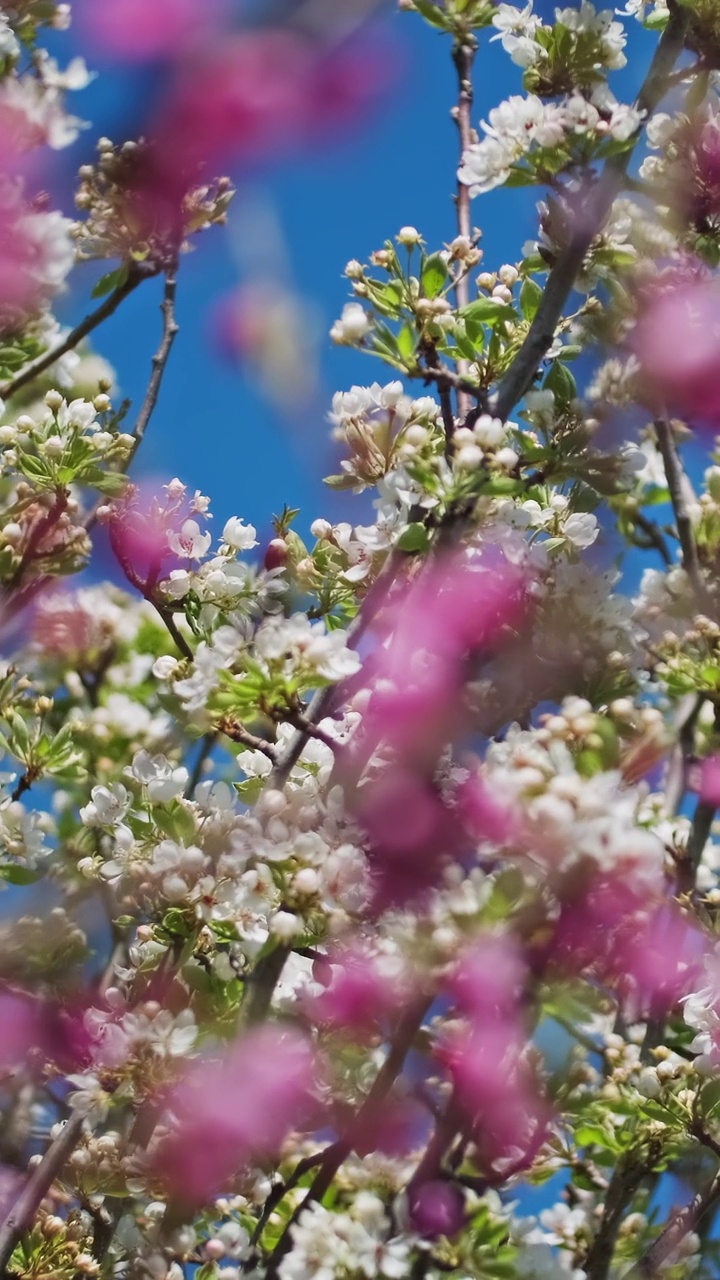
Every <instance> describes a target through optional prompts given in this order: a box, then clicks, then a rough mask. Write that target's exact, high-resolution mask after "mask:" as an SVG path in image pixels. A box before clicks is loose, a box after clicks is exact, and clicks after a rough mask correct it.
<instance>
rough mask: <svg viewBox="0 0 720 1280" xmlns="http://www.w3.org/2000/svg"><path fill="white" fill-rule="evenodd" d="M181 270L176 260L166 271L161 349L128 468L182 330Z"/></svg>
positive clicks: (140, 441)
mask: <svg viewBox="0 0 720 1280" xmlns="http://www.w3.org/2000/svg"><path fill="white" fill-rule="evenodd" d="M177 267H178V264H177V259H175V260H174V261H173V262H171V263H170V264H169V266H168V267H167V269H166V271H165V288H164V290H163V300H162V302H161V303H160V310H161V312H162V317H163V334H162V338H161V340H160V346H159V347H158V349H157V351H156V352H155V355H154V356H153V358H152V365H153V368H152V374H151V375H150V381H149V383H148V388H147V391H146V393H145V399H144V401H143V403H142V407H141V409H140V413H139V414H138V419H137V422H136V423H135V428H134V430H133V433H132V434H133V436H134V440H135V443H134V444H133V447H132V449H131V451H130V456H129V458H128V460H127V463H126V466H129V465H130V463H131V462H132V460H133V458H134V457H135V454H136V453H137V451H138V449H139V448H140V445H141V444H142V441H143V437H144V435H145V432H146V431H147V428H148V424H149V422H150V419H151V417H152V415H153V412H154V409H155V406H156V404H157V402H158V396H159V395H160V387H161V385H162V380H163V376H164V374H165V369H166V367H167V362H168V360H169V358H170V352H171V351H172V346H173V343H174V341H175V337H176V335H177V333H178V330H179V326H178V323H177V321H176V319H175V298H176V295H177Z"/></svg>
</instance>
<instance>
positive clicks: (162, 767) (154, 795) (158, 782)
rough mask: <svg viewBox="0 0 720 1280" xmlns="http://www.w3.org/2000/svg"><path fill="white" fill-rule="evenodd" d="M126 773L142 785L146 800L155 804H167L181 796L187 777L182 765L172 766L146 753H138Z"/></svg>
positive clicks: (163, 757)
mask: <svg viewBox="0 0 720 1280" xmlns="http://www.w3.org/2000/svg"><path fill="white" fill-rule="evenodd" d="M128 773H129V774H130V775H131V776H132V777H133V778H135V780H136V782H139V783H141V784H142V786H143V787H144V788H145V789H146V791H147V796H148V799H149V800H150V801H152V802H153V803H155V804H167V803H168V801H169V800H174V799H175V798H176V797H177V796H180V795H182V794H183V791H184V790H185V787H186V786H187V781H188V777H189V774H188V771H187V769H186V768H185V767H184V766H183V765H177V766H174V765H172V764H171V763H170V761H169V760H168V759H167V758H166V757H165V756H162V755H158V756H151V755H150V753H149V752H148V751H138V753H137V755H135V756H134V757H133V762H132V765H131V767H130V769H129V770H128Z"/></svg>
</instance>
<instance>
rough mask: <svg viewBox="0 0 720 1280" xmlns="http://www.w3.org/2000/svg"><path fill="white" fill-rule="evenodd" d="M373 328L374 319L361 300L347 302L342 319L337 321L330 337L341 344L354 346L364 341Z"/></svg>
mask: <svg viewBox="0 0 720 1280" xmlns="http://www.w3.org/2000/svg"><path fill="white" fill-rule="evenodd" d="M371 329H372V321H371V319H370V316H369V315H368V313H367V312H366V311H365V309H364V307H362V306H361V305H360V303H359V302H347V303H346V304H345V306H344V307H343V311H342V315H341V317H340V319H339V320H336V321H335V324H334V325H333V327H332V329H331V330H330V337H331V338H332V340H333V342H337V343H338V344H339V345H340V346H350V347H352V346H355V345H356V344H357V343H358V342H362V340H363V338H366V337H367V335H368V334H369V333H370V331H371Z"/></svg>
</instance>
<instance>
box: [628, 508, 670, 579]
mask: <svg viewBox="0 0 720 1280" xmlns="http://www.w3.org/2000/svg"><path fill="white" fill-rule="evenodd" d="M632 522H633V524H634V525H635V526H636V527H637V528H638V529H642V531H643V533H644V534H645V537H646V542H645V543H642V544H640V543H638V545H641V546H642V548H643V550H645V549H649V548H650V547H654V548H655V550H656V551H657V553H658V555H659V556H660V559H661V560H662V562H663V564H664V565H665V568H666V569H671V568H672V565H673V558H672V555H671V554H670V548H669V546H668V544H667V540H666V538H665V537H664V535H663V533H662V532H661V530H660V529H659V528H658V526H657V525H656V523H655V521H654V520H649V519H648V517H647V516H646V515H644V514H643V512H642V511H637V512H636V513H635V515H633V517H632Z"/></svg>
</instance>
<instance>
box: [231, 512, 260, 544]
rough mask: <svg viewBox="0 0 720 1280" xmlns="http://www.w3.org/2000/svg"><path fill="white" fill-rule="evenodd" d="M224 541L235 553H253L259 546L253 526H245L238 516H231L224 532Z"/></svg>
mask: <svg viewBox="0 0 720 1280" xmlns="http://www.w3.org/2000/svg"><path fill="white" fill-rule="evenodd" d="M222 540H223V542H224V543H225V544H226V546H228V547H232V548H233V550H234V551H252V548H253V547H256V546H257V534H256V532H255V529H254V528H253V526H252V525H251V524H247V525H246V524H244V523H243V521H242V520H240V519H239V518H238V516H231V517H230V519H229V520H228V521H227V523H226V524H225V527H224V529H223V531H222Z"/></svg>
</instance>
